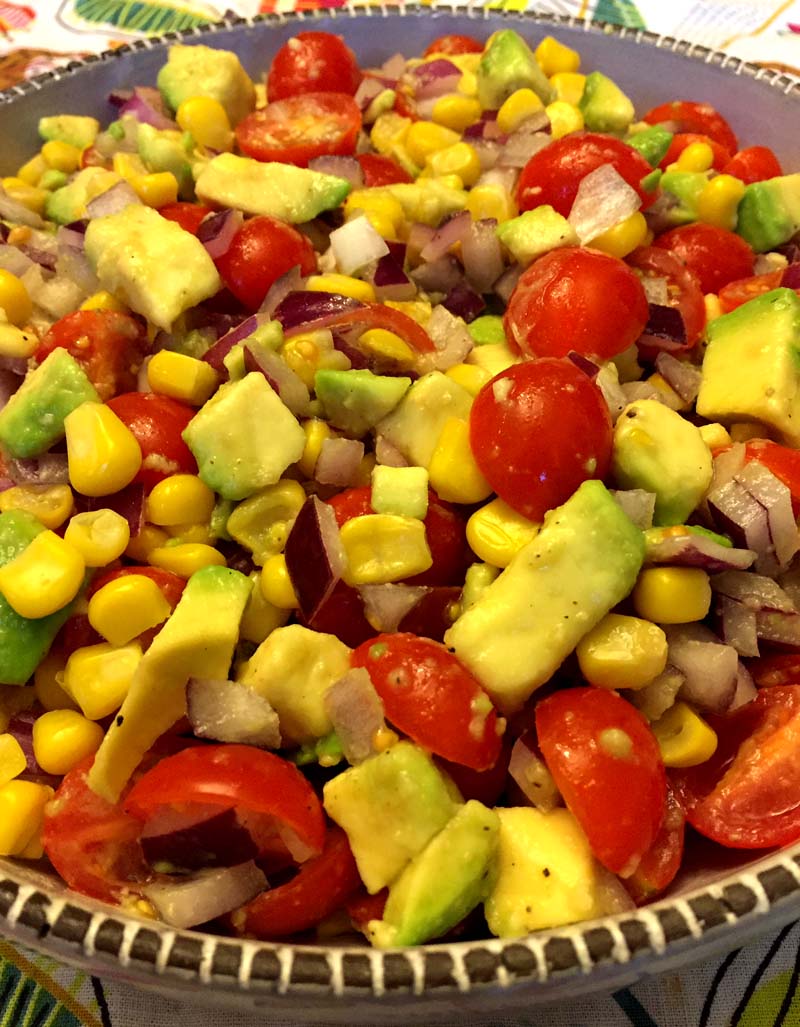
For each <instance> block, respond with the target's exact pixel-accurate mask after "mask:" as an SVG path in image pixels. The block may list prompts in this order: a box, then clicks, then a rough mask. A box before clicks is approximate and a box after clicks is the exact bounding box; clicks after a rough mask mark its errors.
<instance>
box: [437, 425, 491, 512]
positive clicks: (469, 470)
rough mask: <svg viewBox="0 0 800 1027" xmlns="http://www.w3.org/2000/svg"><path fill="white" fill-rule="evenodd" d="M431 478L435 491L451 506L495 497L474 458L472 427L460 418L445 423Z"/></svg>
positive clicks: (438, 443)
mask: <svg viewBox="0 0 800 1027" xmlns="http://www.w3.org/2000/svg"><path fill="white" fill-rule="evenodd" d="M428 474H429V475H430V480H431V487H432V488H433V489H434V490H435V491H436V492H437V493H438V494H439V495H440V496H441V497H442V499H445V500H447V501H448V502H451V503H480V502H481V501H482V500H484V499H486V498H487V496H490V495H491V494H492V486H491V485H490V484H489V482H488V481H487V480H486V479H485V478H484V476H483V474H481V471H480V468H479V467H478V465H477V463H476V462H475V457H474V456H473V455H472V447H471V446H470V442H469V424H468V423H467V422H466V421H462V420H461V419H460V418H458V417H450V418H448V419H447V421H445V425H444V428H443V429H442V434H441V435H440V436H439V441H438V442H437V443H436V448H435V449H434V451H433V456H432V457H431V461H430V465H429V466H428Z"/></svg>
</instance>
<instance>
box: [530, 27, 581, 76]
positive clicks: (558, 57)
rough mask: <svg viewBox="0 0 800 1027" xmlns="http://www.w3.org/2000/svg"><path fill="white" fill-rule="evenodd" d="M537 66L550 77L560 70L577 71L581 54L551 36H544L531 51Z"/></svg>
mask: <svg viewBox="0 0 800 1027" xmlns="http://www.w3.org/2000/svg"><path fill="white" fill-rule="evenodd" d="M533 54H534V57H535V58H536V60H537V61H538V62H539V67H540V68H541V69H542V71H543V72H544V73H545V75H547V77H548V78H550V76H551V75H557V74H558V73H559V72H562V71H577V70H578V68H580V66H581V55H580V54H579V53H578V52H577V50H573V49H572V48H571V47H569V46H565V45H564V44H563V43H559V41H558V40H557V39H554V38H553V37H552V36H545V37H544V39H543V40H542V41H541V43H539V45H538V46H537V47H536V49H535V50H534V51H533Z"/></svg>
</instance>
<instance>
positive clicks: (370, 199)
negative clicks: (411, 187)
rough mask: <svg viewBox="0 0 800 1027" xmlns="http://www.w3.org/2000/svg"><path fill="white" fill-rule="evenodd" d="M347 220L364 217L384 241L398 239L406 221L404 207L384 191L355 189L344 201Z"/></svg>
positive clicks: (378, 189)
mask: <svg viewBox="0 0 800 1027" xmlns="http://www.w3.org/2000/svg"><path fill="white" fill-rule="evenodd" d="M344 213H345V218H346V220H348V221H349V220H351V218H354V217H359V216H360V215H362V214H363V215H364V216H365V217H366V218H367V220H368V221H369V223H370V224H371V225H372V227H373V228H374V229H375V230H376V231H377V232H378V233H379V234H380V235H382V236H383V238H384V239H397V237H398V230H399V228H400V226H401V225H402V224H403V221H404V220H405V214H404V211H403V205H402V204H401V203H400V201H399V200H397V199H395V197H394V196H392V195H391V194H390V193H388V192H386V191H385V190H383V189H380V188H376V189H354V190H353V191H352V192H351V193H350V194H349V196H348V197H347V199H346V200H345V201H344Z"/></svg>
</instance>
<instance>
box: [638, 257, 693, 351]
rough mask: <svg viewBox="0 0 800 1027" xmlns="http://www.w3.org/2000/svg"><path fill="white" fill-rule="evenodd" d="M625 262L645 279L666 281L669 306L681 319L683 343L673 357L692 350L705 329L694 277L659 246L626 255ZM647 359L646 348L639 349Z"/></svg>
mask: <svg viewBox="0 0 800 1027" xmlns="http://www.w3.org/2000/svg"><path fill="white" fill-rule="evenodd" d="M625 259H626V261H627V262H628V263H629V264H630V265H631V266H632V267H635V268H637V270H639V271H640V272H641V273H642V275H643V277H645V278H665V279H666V280H667V288H668V292H669V298H670V301H671V303H670V305H671V306H674V307H677V308H678V310H679V311H680V313H681V317H682V318H683V324H684V328H685V330H686V341H685V343H684V345H683V346H682V347H681V349H677V348H676V349H673V350H672V351H671V352H672V353H678V352H686V351H688V350H690V349H692V348H693V347H694V346H695V345H696V343H697V340H698V339H699V338H700V335H701V333H702V331H703V329H704V328H705V325H706V305H705V301H704V299H703V293H702V290H701V289H700V283H699V282H698V281H697V278H696V277H695V275H694V274H693V273H692V272H691V271H690V270H689V268H687V267H686V265H685V264H682V263H681V262H680V261H679V260H678V258H677V257H675V256H673V255H672V254H671V253H669V252H668V251H667V250H664V249H660V248H659V247H658V246H641V247H640V248H639V249H638V250H634V251H633V253H631V254H629V255H628V256H627V257H626V258H625ZM640 351H641V352H642V353H643V355H644V356H647V355H648V353H647V347H644V346H642V347H640Z"/></svg>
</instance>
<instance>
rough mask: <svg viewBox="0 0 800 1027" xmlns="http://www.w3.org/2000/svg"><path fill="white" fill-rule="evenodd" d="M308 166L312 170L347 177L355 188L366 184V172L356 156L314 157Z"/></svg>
mask: <svg viewBox="0 0 800 1027" xmlns="http://www.w3.org/2000/svg"><path fill="white" fill-rule="evenodd" d="M308 166H309V168H310V169H311V170H312V171H321V172H322V173H323V174H324V175H335V176H336V177H337V178H346V179H347V181H348V182H349V183H350V185H351V186H352V187H353V188H354V189H361V188H362V187H363V185H364V172H363V170H362V168H361V165H360V164H359V163H358V161H357V160H356V159H355V157H335V156H331V155H326V156H324V157H314V158H313V159H312V160H310V161H309V162H308Z"/></svg>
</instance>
